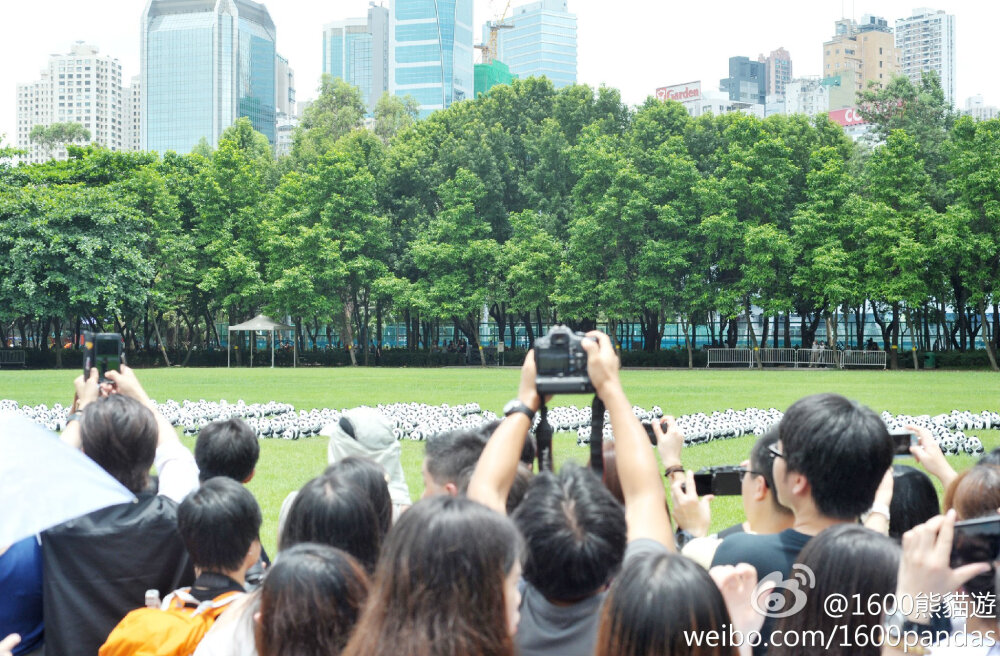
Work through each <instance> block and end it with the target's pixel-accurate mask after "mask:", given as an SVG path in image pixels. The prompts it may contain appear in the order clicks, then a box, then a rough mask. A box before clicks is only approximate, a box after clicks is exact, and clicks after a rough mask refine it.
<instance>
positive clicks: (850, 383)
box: [0, 368, 1000, 552]
mask: <svg viewBox="0 0 1000 656" xmlns="http://www.w3.org/2000/svg"><path fill="white" fill-rule="evenodd" d="M138 374H139V378H140V380H141V381H142V382H143V384H144V385H145V386H146V389H147V390H148V392H149V394H150V395H151V396H152V397H153V398H155V399H158V400H165V399H175V400H178V401H180V400H183V399H195V400H197V399H206V400H219V399H226V400H228V401H230V402H235V401H236V400H238V399H243V400H244V401H246V402H248V403H253V402H263V401H270V400H276V401H282V402H287V403H292V404H294V405H295V407H296V409H306V410H308V409H310V408H321V407H329V408H337V409H341V408H350V407H353V406H356V405H361V404H369V405H373V404H377V403H392V402H397V401H416V402H422V403H429V404H440V403H449V404H453V405H454V404H458V403H469V402H473V401H475V402H477V403H479V404H480V405H481V406H482V407H483V408H486V409H490V410H493V411H494V412H500V410H501V408H502V407H503V405H504V403H506V402H507V401H508V400H509V399H511V398H512V397H513V396H514V395H515V393H516V390H517V382H518V376H519V372H518V370H516V369H497V368H491V369H479V368H468V369H350V368H330V369H326V368H324V369H320V368H300V369H295V370H292V369H274V370H272V369H229V370H227V369H150V370H142V371H139V372H138ZM75 375H76V372H75V371H6V370H5V371H0V399H14V400H16V401H18V402H20V403H27V404H38V403H47V404H50V405H51V404H52V403H56V402H60V403H63V404H64V405H68V404H69V403H70V401H72V398H73V386H72V378H73V377H74V376H75ZM622 379H623V382H624V385H625V390H626V392H627V393H628V395H629V399H630V400H631V401H632V403H633V404H635V405H640V406H643V407H645V408H649V407H650V406H653V405H659V406H661V407H662V408H663V410H664V412H669V413H672V414H678V415H679V414H688V413H692V412H706V413H707V412H711V411H713V410H725V409H726V408H733V409H743V408H747V407H762V408H768V407H775V408H778V409H780V410H784V409H785V408H786V407H788V405H789V404H791V403H792V402H793V401H795V400H796V399H798V398H800V397H802V396H805V395H807V394H812V393H816V392H838V393H840V394H844V395H845V396H848V397H851V398H854V399H858V400H860V401H862V402H864V403H866V404H868V405H869V406H870V407H872V408H873V409H874V410H876V411H879V412H881V411H882V410H888V411H890V412H893V413H903V412H905V413H908V414H932V415H933V414H937V413H940V412H948V411H951V410H952V409H959V410H972V411H980V410H987V409H988V410H994V411H1000V376H998V375H996V374H993V373H989V372H952V371H919V372H912V371H910V372H903V371H901V372H892V371H763V372H758V371H745V370H711V371H706V370H696V371H688V370H657V371H651V370H634V371H624V372H623V373H622ZM571 403H572V404H576V405H578V406H582V405H584V404H587V403H589V399H588V398H586V397H582V396H567V397H561V398H557V399H555V400H554V401H553V405H569V404H571ZM971 434H975V435H978V436H979V437H980V439H982V441H983V444H984V445H985V446H986V448H987V450H989V449H991V448H993V447H995V446H1000V432H998V431H972V432H971ZM753 439H754V438H753V437H752V436H750V437H743V438H739V439H735V440H725V441H718V442H712V443H709V444H706V445H702V446H696V447H690V448H689V449H687V450H686V451H685V454H684V463H685V465H686V466H688V467H691V468H695V469H696V468H698V467H701V466H705V465H713V464H735V463H738V462H740V461H741V460H743V459H744V458H746V456H747V453H748V452H749V449H750V446H751V445H752V443H753ZM575 440H576V435H575V434H573V435H569V434H564V435H557V436H556V440H555V459H556V464H557V466H558V465H559V463H562V462H565V461H567V460H576V461H580V462H582V461H585V460H586V458H587V455H588V452H587V450H586V449H581V448H578V447H577V446H576V442H575ZM193 442H194V440H193V438H185V443H186V444H187V445H188V446H193ZM402 446H403V468H404V470H405V472H406V478H407V482H408V483H409V485H410V491H411V494H412V495H413V497H414V498H417V497H419V496H420V494H421V492H422V491H423V483H422V480H421V477H420V461H421V459H422V457H423V445H422V444H421V443H419V442H409V441H407V442H404V443H403V444H402ZM261 447H262V448H261V459H260V462H259V465H258V468H257V475H256V476H255V478H254V480H253V481H252V482H251V483H250V488H251V490H253V492H254V494H256V495H257V498H258V500H259V501H260V504H261V507H262V509H263V511H264V528H263V534H262V537H263V539H264V544H265V546H266V547H267V549H268V550H269V551H271V552H273V551H274V545H275V541H276V535H275V533H276V530H277V515H278V509H279V508H280V506H281V501H282V500H283V499H284V497H285V496H286V495H287V493H288V492H289V491H291V490H294V489H297V488H298V487H300V486H301V485H302V484H303V483H305V482H306V481H307V480H309V479H310V478H312V477H313V476H315V475H316V474H318V473H319V472H320V471H322V469H323V467H324V466H325V463H326V443H325V440H323V439H305V440H298V441H295V442H290V441H285V440H267V441H265V442H263V443H262V445H261ZM972 460H973V459H972V458H969V457H956V458H953V461H954V464H955V466H956V468H958V469H961V468H964V467H967V466H968V465H969V464H971V462H972ZM713 512H714V517H713V525H714V526H715V527H716V528H721V527H724V526H727V525H729V524H732V523H735V522H737V521H740V518H741V513H742V511H741V508H740V501H739V498H736V497H731V498H720V499H717V500H716V501H715V502H714V503H713Z"/></svg>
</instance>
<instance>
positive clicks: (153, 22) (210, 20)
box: [140, 0, 276, 153]
mask: <svg viewBox="0 0 1000 656" xmlns="http://www.w3.org/2000/svg"><path fill="white" fill-rule="evenodd" d="M274 43H275V29H274V23H273V22H272V21H271V17H270V15H269V14H268V13H267V9H266V8H265V7H264V5H262V4H259V3H257V2H253V1H252V0H147V4H146V9H145V11H144V12H143V15H142V34H141V45H140V63H141V67H142V74H141V78H142V79H141V85H142V90H143V93H142V107H143V111H142V132H143V138H142V144H143V149H145V150H155V151H158V152H166V151H168V150H174V151H177V152H179V153H187V152H190V151H191V149H192V148H194V146H195V145H196V144H197V143H198V141H199V140H201V139H202V137H204V138H205V139H207V140H208V143H209V144H211V145H212V146H215V145H216V144H218V141H219V137H220V136H221V135H222V132H223V131H224V130H225V129H226V128H228V127H229V126H230V125H232V124H233V123H234V122H235V121H236V119H237V118H238V117H241V116H246V117H248V118H249V119H250V122H251V123H252V124H253V127H254V129H256V130H258V131H259V132H262V133H263V134H264V135H266V136H267V138H268V140H269V141H270V142H271V143H272V144H273V143H274V142H275V61H276V57H275V49H274Z"/></svg>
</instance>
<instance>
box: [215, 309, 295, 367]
mask: <svg viewBox="0 0 1000 656" xmlns="http://www.w3.org/2000/svg"><path fill="white" fill-rule="evenodd" d="M279 330H295V326H286V325H285V324H283V323H278V322H277V321H275V320H274V319H272V318H270V317H266V316H264V315H263V314H258V315H257V316H256V317H254V318H253V319H251V320H250V321H244V322H243V323H241V324H237V325H235V326H229V336H230V339H229V340H227V342H226V366H227V367H228V366H230V354H231V353H232V348H231V345H232V342H233V340H232V333H233V332H243V331H246V332H253V333H255V334H256V333H257V331H270V332H271V367H272V368H273V367H274V333H275V332H277V331H279ZM256 341H257V340H256V339H251V341H250V366H251V367H253V343H254V342H256ZM298 361H299V355H298V352H297V350H296V344H295V336H294V335H293V336H292V366H293V367H296V366H298Z"/></svg>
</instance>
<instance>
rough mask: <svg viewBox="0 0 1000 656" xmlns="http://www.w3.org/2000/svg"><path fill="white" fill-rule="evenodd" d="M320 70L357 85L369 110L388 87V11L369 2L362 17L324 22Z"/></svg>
mask: <svg viewBox="0 0 1000 656" xmlns="http://www.w3.org/2000/svg"><path fill="white" fill-rule="evenodd" d="M323 72H324V73H328V74H330V75H331V76H333V77H335V78H336V77H339V78H340V79H342V80H344V81H345V82H347V83H348V84H353V85H354V86H356V87H358V89H359V90H360V91H361V97H362V98H363V99H364V101H365V105H366V106H367V107H368V112H369V113H371V112H373V111H374V110H375V103H377V102H378V99H379V98H381V97H382V94H383V93H385V92H386V91H388V90H389V10H388V9H386V8H385V7H382V6H378V5H376V4H375V3H371V6H369V7H368V16H367V17H365V18H347V19H345V20H340V21H334V22H333V23H329V24H327V25H325V26H324V27H323Z"/></svg>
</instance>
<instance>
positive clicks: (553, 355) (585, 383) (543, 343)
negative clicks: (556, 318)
mask: <svg viewBox="0 0 1000 656" xmlns="http://www.w3.org/2000/svg"><path fill="white" fill-rule="evenodd" d="M585 339H591V338H590V337H587V336H586V335H584V334H583V333H580V332H575V331H573V330H570V329H569V328H567V327H566V326H553V327H552V328H551V329H550V330H549V332H548V334H546V335H545V336H544V337H539V338H538V339H536V340H535V366H536V368H537V374H536V376H535V387H536V388H537V389H538V393H539V394H541V395H542V396H547V395H549V394H589V393H593V392H594V386H593V385H592V384H591V382H590V376H589V375H588V374H587V352H586V351H584V350H583V346H582V344H583V340H585Z"/></svg>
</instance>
